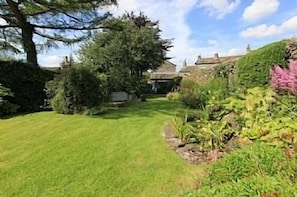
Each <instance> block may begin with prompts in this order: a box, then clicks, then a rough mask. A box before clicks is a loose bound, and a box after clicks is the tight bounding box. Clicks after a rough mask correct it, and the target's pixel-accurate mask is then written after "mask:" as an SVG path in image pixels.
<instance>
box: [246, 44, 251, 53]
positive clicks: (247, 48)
mask: <svg viewBox="0 0 297 197" xmlns="http://www.w3.org/2000/svg"><path fill="white" fill-rule="evenodd" d="M250 51H251V47H250V45H249V44H248V45H247V47H246V52H247V53H248V52H250Z"/></svg>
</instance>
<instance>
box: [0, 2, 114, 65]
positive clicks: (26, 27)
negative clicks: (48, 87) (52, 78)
mask: <svg viewBox="0 0 297 197" xmlns="http://www.w3.org/2000/svg"><path fill="white" fill-rule="evenodd" d="M115 3H116V0H92V1H84V0H67V1H65V0H50V1H48V0H29V1H23V0H17V1H13V0H0V19H2V21H3V24H2V23H1V25H0V39H1V40H2V41H1V45H3V46H2V47H3V48H6V49H11V50H13V51H19V50H18V49H17V48H18V47H16V46H22V47H23V49H24V51H25V53H26V54H27V61H28V62H29V63H31V64H33V65H35V66H37V65H38V62H37V51H38V49H44V48H49V47H57V46H58V45H57V43H56V41H59V42H64V43H67V44H70V43H73V42H77V41H81V40H83V39H84V38H86V37H88V36H89V35H90V34H91V32H92V30H94V29H98V28H99V27H100V24H101V22H102V21H103V20H104V19H106V18H107V17H108V16H110V14H109V13H106V14H103V15H102V14H100V13H102V12H98V9H99V8H101V7H102V6H106V5H111V4H115ZM33 37H34V38H35V37H36V39H33Z"/></svg>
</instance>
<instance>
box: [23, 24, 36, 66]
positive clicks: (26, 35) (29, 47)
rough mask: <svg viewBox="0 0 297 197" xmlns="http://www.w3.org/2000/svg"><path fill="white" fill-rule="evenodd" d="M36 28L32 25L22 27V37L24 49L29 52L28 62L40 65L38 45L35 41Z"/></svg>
mask: <svg viewBox="0 0 297 197" xmlns="http://www.w3.org/2000/svg"><path fill="white" fill-rule="evenodd" d="M33 31H34V28H33V27H32V26H31V25H29V24H28V25H26V26H24V27H23V28H22V39H23V45H24V50H25V52H26V54H27V62H28V63H30V64H32V65H33V66H38V61H37V51H36V46H35V43H34V41H33Z"/></svg>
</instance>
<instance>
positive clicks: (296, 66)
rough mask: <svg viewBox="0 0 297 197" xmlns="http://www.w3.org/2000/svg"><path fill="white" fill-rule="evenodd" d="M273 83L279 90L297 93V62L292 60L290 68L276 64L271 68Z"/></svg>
mask: <svg viewBox="0 0 297 197" xmlns="http://www.w3.org/2000/svg"><path fill="white" fill-rule="evenodd" d="M270 77H271V85H272V87H273V88H275V89H278V90H284V91H288V92H290V93H292V94H294V95H297V62H296V61H291V62H290V66H289V69H286V68H281V67H280V66H279V65H275V66H274V68H273V69H271V70H270Z"/></svg>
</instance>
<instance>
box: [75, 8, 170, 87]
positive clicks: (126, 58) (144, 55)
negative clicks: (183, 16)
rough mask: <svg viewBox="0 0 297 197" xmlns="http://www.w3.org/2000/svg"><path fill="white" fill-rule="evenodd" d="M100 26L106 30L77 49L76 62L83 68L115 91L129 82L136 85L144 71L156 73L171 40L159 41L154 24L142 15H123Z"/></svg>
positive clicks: (164, 58)
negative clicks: (105, 77)
mask: <svg viewBox="0 0 297 197" xmlns="http://www.w3.org/2000/svg"><path fill="white" fill-rule="evenodd" d="M104 26H106V27H107V28H106V29H104V30H103V31H102V32H100V33H99V34H97V35H96V36H95V37H94V38H93V39H92V40H91V41H89V42H87V43H85V44H83V45H82V46H81V48H80V50H79V58H80V61H81V62H82V64H83V65H85V66H89V67H91V68H92V69H93V70H94V71H98V72H99V73H106V74H107V75H108V76H109V77H110V78H112V81H113V82H117V84H119V86H118V88H115V89H118V90H119V89H120V88H121V86H125V85H126V86H127V85H129V84H125V83H127V82H128V81H129V80H130V79H133V80H132V81H137V80H136V79H135V78H138V79H140V78H141V76H142V74H143V72H144V71H147V70H148V69H152V70H153V69H156V68H157V67H159V66H160V65H161V64H162V63H163V62H164V61H165V60H166V59H168V58H167V57H166V52H167V51H168V49H169V48H170V47H171V40H168V39H162V38H161V35H160V32H161V30H160V29H159V26H158V22H155V21H152V20H150V19H149V18H148V17H146V16H145V15H144V14H143V13H140V14H139V15H135V14H134V13H130V14H127V13H126V14H125V15H123V16H122V17H120V18H113V19H110V20H107V21H106V22H105V23H104ZM136 83H137V82H136ZM130 86H132V85H131V84H130ZM123 89H125V87H122V90H123Z"/></svg>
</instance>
